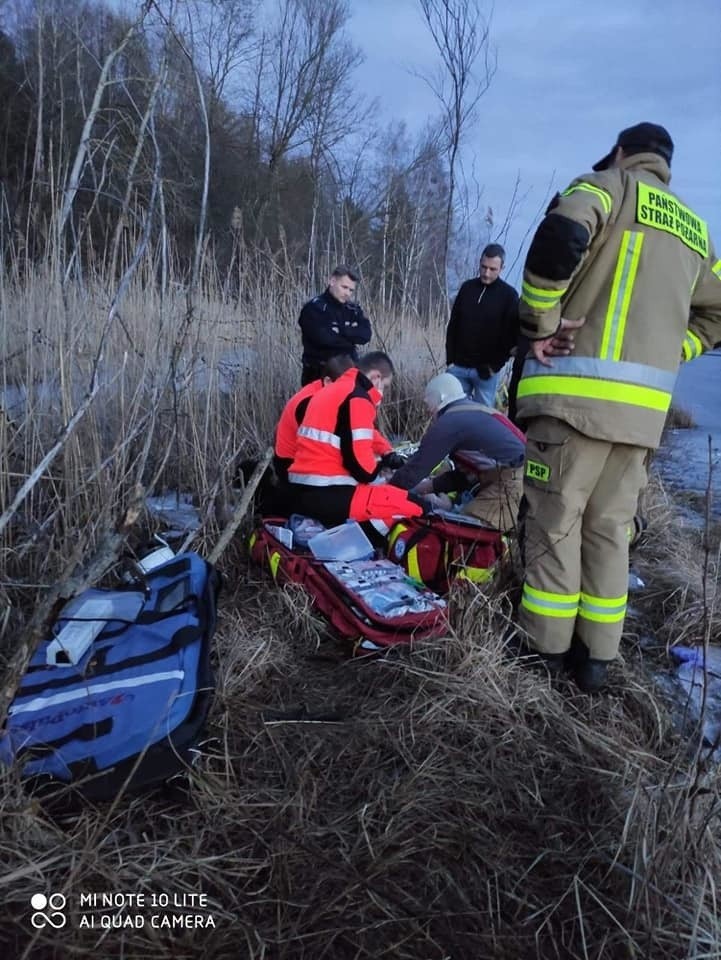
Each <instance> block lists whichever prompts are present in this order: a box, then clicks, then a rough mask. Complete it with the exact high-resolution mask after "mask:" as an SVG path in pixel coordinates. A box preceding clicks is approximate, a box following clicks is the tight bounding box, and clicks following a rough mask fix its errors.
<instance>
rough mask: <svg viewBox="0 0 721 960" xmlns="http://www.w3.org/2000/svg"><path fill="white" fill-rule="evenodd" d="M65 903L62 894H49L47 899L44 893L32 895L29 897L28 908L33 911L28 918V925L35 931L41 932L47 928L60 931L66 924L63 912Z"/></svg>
mask: <svg viewBox="0 0 721 960" xmlns="http://www.w3.org/2000/svg"><path fill="white" fill-rule="evenodd" d="M66 903H67V900H66V898H65V897H64V896H63V894H62V893H51V894H50V896H49V897H46V896H45V894H44V893H34V894H33V895H32V897H30V906H31V907H32V908H33V911H34V912H33V913H32V914H31V916H30V923H32V925H33V926H34V927H35V929H36V930H43V929H44V928H45V927H47V926H50V927H54V928H55V929H56V930H61V929H62V928H63V927H64V926H65V924H66V923H67V917H66V916H65V913H64V912H63V911H64V910H65V904H66Z"/></svg>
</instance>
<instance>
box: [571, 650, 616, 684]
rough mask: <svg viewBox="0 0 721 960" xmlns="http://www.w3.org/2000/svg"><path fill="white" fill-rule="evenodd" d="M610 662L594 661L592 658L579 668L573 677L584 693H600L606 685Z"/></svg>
mask: <svg viewBox="0 0 721 960" xmlns="http://www.w3.org/2000/svg"><path fill="white" fill-rule="evenodd" d="M610 662H611V661H610V660H594V659H593V658H592V657H588V659H587V660H586V661H585V662H584V663H582V664H580V665H579V666H577V667H576V668H575V670H574V671H573V676H574V679H575V681H576V684H577V686H578V687H579V688H580V689H581V690H583V692H584V693H598V692H599V691H600V690H602V689H603V687H604V686H605V684H606V679H607V677H608V665H609V663H610Z"/></svg>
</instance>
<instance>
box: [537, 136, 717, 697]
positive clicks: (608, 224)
mask: <svg viewBox="0 0 721 960" xmlns="http://www.w3.org/2000/svg"><path fill="white" fill-rule="evenodd" d="M672 154H673V143H672V141H671V137H670V136H669V134H668V132H667V131H666V130H665V129H664V128H663V127H660V126H658V125H656V124H652V123H640V124H637V125H636V126H634V127H631V128H629V129H627V130H623V131H622V132H621V133H620V134H619V136H618V138H617V142H616V144H615V146H614V147H613V149H612V150H611V151H610V153H609V154H608V155H607V156H606V157H604V158H603V159H602V160H600V161H599V162H598V163H597V164H596V165H595V166H594V168H593V170H594V172H593V173H589V174H586V175H584V176H581V177H579V178H577V179H576V180H574V181H573V182H572V183H571V184H570V186H569V187H568V188H567V189H566V190H564V191H563V193H561V194H560V195H558V196H556V198H555V199H554V200H553V201H552V203H551V205H550V206H549V208H548V210H547V212H546V216H545V218H544V219H543V221H542V222H541V224H540V226H539V227H538V229H537V231H536V234H535V236H534V239H533V241H532V243H531V247H530V249H529V252H528V256H527V259H526V264H525V268H524V276H523V288H522V292H521V303H520V320H521V333H522V334H523V335H524V336H526V337H528V339H529V340H530V341H531V344H530V352H529V356H528V359H527V360H526V362H525V365H524V369H523V377H522V379H521V381H520V384H519V388H518V415H519V419H520V420H521V421H522V422H523V423H525V424H526V426H527V448H526V462H525V467H524V492H525V496H526V498H527V500H528V514H527V518H526V526H525V530H526V540H525V579H524V584H523V592H522V597H521V605H520V610H519V624H520V626H521V627H522V629H523V631H524V632H525V633H526V634H527V636H528V638H529V644H530V646H531V648H532V649H533V651H535V653H537V654H539V655H540V656H541V657H542V659H543V660H544V661H545V663H546V666H547V667H548V669H549V671H550V672H551V673H552V674H553V673H557V672H559V671H560V670H562V669H563V668H564V667H566V666H568V667H570V669H572V670H573V671H574V673H575V679H576V682H577V683H578V685H579V686H580V687H581V689H583V690H586V691H588V692H594V691H596V690H599V689H600V688H601V687H602V686H603V684H604V683H605V680H606V674H607V668H608V664H609V662H610V661H611V660H613V658H614V657H615V656H616V653H617V651H618V647H619V642H620V639H621V633H622V630H623V622H624V617H625V613H626V599H627V589H628V533H627V531H628V527H629V523H631V522H632V518H633V516H634V513H635V510H636V503H637V499H638V494H639V491H640V490H641V489H642V487H643V486H644V485H645V482H646V470H645V461H646V455H647V453H648V451H649V449H652V448H655V447H657V446H658V444H659V442H660V438H661V432H662V429H663V426H664V421H665V418H666V414H667V412H668V409H669V406H670V403H671V394H672V392H673V387H674V382H675V379H676V374H677V372H678V366H679V363H680V361H681V359H683V360H691V359H693V358H694V357H696V356H699V355H700V354H701V353H702V352H703V351H704V350H708V349H710V348H712V347H713V346H714V344H716V343H717V342H718V341H721V260H719V259H718V258H717V257H716V255H715V254H714V253H713V250H712V248H711V242H710V239H709V235H708V228H707V225H706V223H705V222H704V220H703V219H702V218H701V217H700V216H699V215H698V214H697V213H696V212H695V211H693V210H691V209H690V208H689V207H688V206H686V204H684V203H683V202H682V201H681V200H680V199H679V198H678V197H676V196H675V194H673V193H671V191H670V190H669V187H668V184H669V181H670V164H671V158H672ZM565 327H573V328H577V330H576V349H575V353H574V354H573V355H571V356H568V357H563V358H554V360H553V361H549V359H548V355H549V351H548V344H549V339H548V338H550V337H551V336H552V335H553V334H554V332H557V331H558V330H559V329H562V328H565Z"/></svg>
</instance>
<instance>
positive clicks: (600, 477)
mask: <svg viewBox="0 0 721 960" xmlns="http://www.w3.org/2000/svg"><path fill="white" fill-rule="evenodd" d="M647 453H648V451H647V449H646V448H645V447H636V446H631V445H628V444H620V443H611V442H609V441H606V440H595V439H592V438H591V437H587V436H585V435H584V434H582V433H579V432H578V431H577V430H574V428H573V427H571V426H569V425H568V424H566V423H564V422H563V421H561V420H557V419H556V418H555V417H537V418H535V419H534V420H532V421H531V422H530V424H529V427H528V434H527V446H526V462H525V467H524V493H525V496H526V498H527V501H528V513H527V516H526V520H525V579H524V583H523V593H522V596H521V606H520V610H519V623H520V625H521V627H522V628H523V629H524V630H525V631H526V633H527V634H528V636H529V640H530V643H531V646H532V647H533V648H534V649H535V650H537V651H539V652H540V653H551V654H554V653H555V654H558V653H565V652H566V651H568V650H569V649H570V646H571V640H572V638H573V636H574V634H575V635H576V637H577V638H578V639H579V640H581V641H582V642H583V643H584V644H585V646H586V647H587V648H588V650H589V653H590V656H591V657H593V658H594V659H597V660H612V659H613V658H614V657H615V656H616V654H617V652H618V647H619V643H620V641H621V633H622V631H623V621H624V617H625V615H626V600H627V594H628V530H629V526H630V525H631V524H632V522H633V516H634V513H635V511H636V504H637V501H638V495H639V492H640V490H641V489H642V488H643V486H644V485H645V483H646V467H645V461H646V455H647Z"/></svg>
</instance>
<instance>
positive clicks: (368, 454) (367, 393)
mask: <svg viewBox="0 0 721 960" xmlns="http://www.w3.org/2000/svg"><path fill="white" fill-rule="evenodd" d="M380 401H381V394H380V393H379V392H378V391H377V390H376V389H375V387H374V386H373V384H372V383H371V382H370V380H369V379H368V378H367V377H366V376H365V374H363V373H361V372H360V370H358V369H357V368H356V367H351V368H350V370H346V371H345V373H343V374H342V375H341V376H340V377H339V378H338V379H337V380H336V381H335V382H334V383H331V384H328V386H327V387H325V388H324V389H323V390H321V391H319V392H318V393H317V394H316V395H315V396H313V397H312V398H311V400H310V402H309V403H308V406H307V408H306V412H305V416H304V417H303V423H302V425H301V426H300V428H299V430H298V439H297V444H296V451H295V458H294V460H293V463H292V464H291V467H290V469H289V471H288V479H289V480H290V482H291V483H300V484H305V485H308V486H317V487H323V486H329V485H346V486H347V485H353V484H357V483H370V482H371V480H374V479H375V477H376V474H377V473H378V463H377V460H376V453H375V447H376V443H377V436H378V431H377V430H376V426H375V419H376V408H377V406H378V404H379V403H380Z"/></svg>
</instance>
